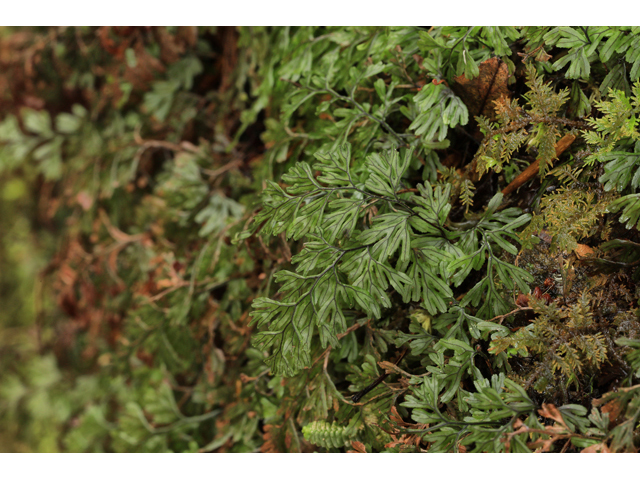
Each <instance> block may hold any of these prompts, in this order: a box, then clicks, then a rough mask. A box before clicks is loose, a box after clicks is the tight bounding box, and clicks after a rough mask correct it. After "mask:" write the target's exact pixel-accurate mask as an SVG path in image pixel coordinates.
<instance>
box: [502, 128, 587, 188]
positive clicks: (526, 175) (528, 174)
mask: <svg viewBox="0 0 640 480" xmlns="http://www.w3.org/2000/svg"><path fill="white" fill-rule="evenodd" d="M575 139H576V137H575V135H571V134H567V135H565V136H564V137H562V138H561V139H560V140H558V143H556V158H557V157H559V156H560V155H562V153H563V152H564V151H565V150H566V149H567V148H569V146H571V144H572V143H573V141H574V140H575ZM539 167H540V160H536V161H534V162H533V163H532V164H531V165H529V166H528V167H527V168H526V169H525V171H524V172H522V173H521V174H520V175H518V176H517V177H516V178H515V179H514V180H513V181H512V182H511V183H510V184H509V185H507V186H506V187H505V188H504V189H503V190H502V194H503V195H509V194H510V193H511V192H514V191H515V190H517V189H518V188H520V187H521V186H522V185H524V184H525V183H526V182H528V181H529V180H531V179H532V178H533V177H535V176H536V174H537V173H538V170H539Z"/></svg>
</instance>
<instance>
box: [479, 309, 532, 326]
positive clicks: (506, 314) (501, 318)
mask: <svg viewBox="0 0 640 480" xmlns="http://www.w3.org/2000/svg"><path fill="white" fill-rule="evenodd" d="M524 310H533V308H531V307H518V308H516V309H515V310H511V311H510V312H509V313H505V314H504V315H498V316H497V317H493V318H492V319H490V320H488V321H489V322H493V321H495V320H497V319H500V321H499V322H498V324H500V325H502V321H503V320H504V319H505V318H507V317H508V316H509V315H513V314H514V313H518V312H522V311H524Z"/></svg>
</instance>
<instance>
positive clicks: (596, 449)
mask: <svg viewBox="0 0 640 480" xmlns="http://www.w3.org/2000/svg"><path fill="white" fill-rule="evenodd" d="M580 453H611V450H609V447H607V444H606V443H604V442H603V443H595V444H593V445H591V446H590V447H587V448H583V449H582V450H580Z"/></svg>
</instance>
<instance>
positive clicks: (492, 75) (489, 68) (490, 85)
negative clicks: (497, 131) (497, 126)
mask: <svg viewBox="0 0 640 480" xmlns="http://www.w3.org/2000/svg"><path fill="white" fill-rule="evenodd" d="M478 68H479V70H480V73H479V74H478V76H477V77H476V78H474V79H473V80H467V78H466V77H465V76H464V75H460V76H459V77H455V78H454V81H455V84H454V85H453V87H452V88H453V90H454V92H455V93H456V94H457V95H458V96H460V98H462V101H463V102H464V103H465V105H466V106H467V108H468V109H469V116H471V117H476V116H478V115H483V116H485V117H487V118H490V119H495V109H494V102H495V101H496V100H498V99H499V98H501V97H509V96H510V95H511V93H510V92H509V88H508V87H507V81H508V80H509V68H508V67H507V64H506V63H504V62H503V61H502V60H500V59H499V58H490V59H489V60H486V61H484V62H482V63H481V64H480V66H479V67H478Z"/></svg>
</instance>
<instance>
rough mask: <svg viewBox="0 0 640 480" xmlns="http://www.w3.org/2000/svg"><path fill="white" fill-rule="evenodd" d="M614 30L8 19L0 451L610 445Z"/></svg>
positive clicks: (621, 320) (621, 359)
mask: <svg viewBox="0 0 640 480" xmlns="http://www.w3.org/2000/svg"><path fill="white" fill-rule="evenodd" d="M638 32H639V31H638V29H637V28H635V27H634V28H627V27H574V28H571V27H558V28H554V27H517V28H515V27H435V28H430V29H426V28H413V27H407V28H365V27H353V28H342V27H340V28H338V27H300V28H238V29H234V28H220V29H203V28H198V29H195V28H156V27H153V28H142V27H141V28H131V27H127V28H99V29H93V28H51V29H42V30H34V29H27V30H15V31H14V30H5V31H3V32H2V36H1V37H0V47H2V48H0V62H1V63H2V65H3V67H4V69H3V71H4V72H5V73H0V85H2V86H3V87H5V88H4V91H5V94H4V96H3V97H2V98H1V99H0V101H1V102H2V104H3V107H4V109H3V115H2V118H1V119H0V120H1V121H0V189H1V192H2V194H1V196H0V229H1V232H2V233H1V236H0V242H1V243H0V253H1V254H0V272H1V274H2V278H1V282H0V298H2V301H3V303H6V304H7V305H9V308H7V309H5V310H4V311H3V312H2V313H1V314H0V315H2V316H1V317H0V320H1V328H2V332H3V335H2V340H0V342H1V343H0V365H1V366H2V369H1V371H0V425H1V426H2V428H1V429H0V430H2V432H4V433H0V448H2V449H3V450H8V451H25V450H35V451H58V450H63V451H142V452H155V451H180V452H188V451H207V452H208V451H215V452H246V451H264V452H275V451H291V452H299V451H305V452H307V451H347V450H352V451H367V452H377V451H388V452H400V451H402V452H413V451H433V452H444V451H468V452H471V451H473V452H501V451H510V452H529V451H536V450H537V451H581V450H582V451H637V450H638V448H639V447H640V440H639V439H640V436H639V433H640V426H639V424H638V421H639V420H640V389H638V381H639V379H640V320H639V318H640V311H639V310H638V295H639V293H640V291H639V290H638V289H637V288H636V286H635V285H636V282H637V279H638V275H639V273H640V272H639V271H638V266H639V265H640V252H639V248H640V238H638V236H639V235H638V230H637V228H638V225H639V224H640V173H638V172H640V169H639V168H638V163H639V160H638V159H639V158H640V157H639V156H640V134H639V133H638V114H639V113H640V40H639V38H640V37H638ZM9 51H10V52H11V54H8V53H7V52H9ZM567 139H568V140H567ZM563 141H564V144H563V145H564V146H563V148H562V149H559V147H558V145H560V144H561V143H562V142H563ZM566 148H568V150H565V149H566ZM558 157H559V158H558ZM530 166H531V168H528V167H530ZM524 177H526V180H525V181H522V182H520V183H518V186H519V188H518V189H517V190H516V189H515V187H514V188H510V187H508V185H509V186H511V185H514V184H515V182H518V179H519V178H524ZM31 251H34V252H35V253H31ZM30 295H34V297H30ZM31 298H35V300H36V301H35V302H32V300H31Z"/></svg>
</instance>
